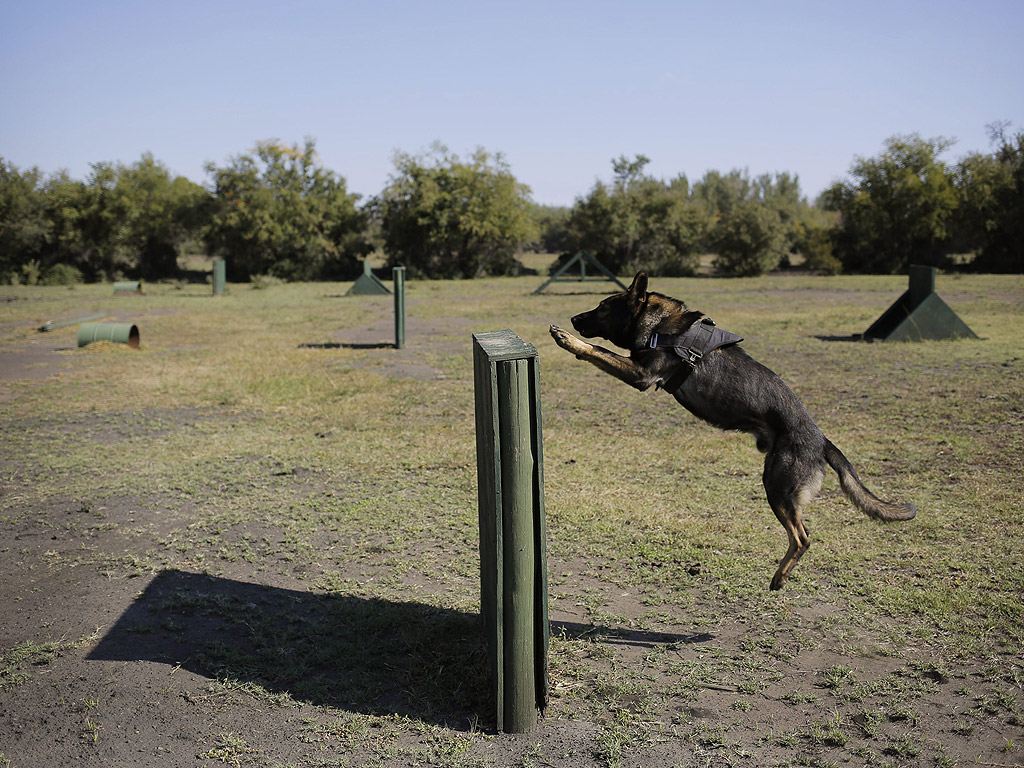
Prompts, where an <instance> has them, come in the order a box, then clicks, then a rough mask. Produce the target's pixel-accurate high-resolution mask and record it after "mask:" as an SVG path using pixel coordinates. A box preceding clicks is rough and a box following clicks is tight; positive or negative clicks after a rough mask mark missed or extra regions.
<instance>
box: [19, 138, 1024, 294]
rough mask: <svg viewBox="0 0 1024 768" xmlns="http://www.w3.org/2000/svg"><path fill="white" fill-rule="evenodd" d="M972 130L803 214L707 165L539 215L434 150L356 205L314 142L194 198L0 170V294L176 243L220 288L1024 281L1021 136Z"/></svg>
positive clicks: (868, 166)
mask: <svg viewBox="0 0 1024 768" xmlns="http://www.w3.org/2000/svg"><path fill="white" fill-rule="evenodd" d="M1007 127H1008V124H1006V123H997V124H993V125H992V126H989V130H990V137H991V138H992V145H993V151H992V152H991V153H988V154H985V153H971V154H968V155H966V156H964V157H961V158H960V159H959V160H957V161H956V162H955V163H946V162H945V161H944V160H943V159H942V155H943V154H944V153H945V152H947V151H948V150H949V148H950V146H951V145H952V142H951V141H949V140H947V139H944V138H937V139H922V138H921V137H920V136H918V135H916V134H911V135H907V136H895V137H893V138H891V139H889V140H888V141H886V142H885V145H884V147H883V150H882V151H881V152H880V153H879V154H878V155H876V156H874V157H870V158H861V157H858V158H855V160H854V162H853V164H852V165H851V168H850V171H849V178H847V179H846V180H844V181H841V182H837V183H835V184H833V185H832V186H831V187H830V188H829V189H827V190H825V192H823V193H822V194H821V195H820V197H819V198H818V199H817V200H816V201H815V202H814V203H813V204H812V203H810V202H808V201H807V199H806V198H805V197H803V196H802V195H801V192H800V186H799V180H798V178H797V177H796V176H795V175H792V174H789V173H785V172H783V173H775V174H766V175H762V176H757V177H751V176H750V175H749V173H748V172H747V171H745V170H732V171H730V172H728V173H720V172H718V171H709V172H707V173H705V174H704V176H703V177H702V178H700V179H699V180H696V181H693V182H691V181H690V180H689V179H687V177H686V176H685V175H679V176H677V177H675V178H672V179H669V180H665V179H657V178H654V177H653V176H651V175H649V174H648V173H647V172H646V167H647V165H648V164H649V162H650V160H649V158H647V157H646V156H644V155H636V156H634V157H632V158H629V157H626V156H621V157H619V158H617V159H615V160H613V161H612V178H611V180H610V181H609V182H604V181H598V182H596V183H595V184H594V186H593V187H592V188H591V189H590V190H589V191H588V192H587V193H585V194H583V195H581V196H580V197H578V198H577V199H576V201H575V203H574V205H572V206H571V207H553V206H539V205H536V204H534V203H533V202H532V199H531V193H530V189H529V187H527V186H526V185H525V184H523V183H521V182H520V181H518V180H517V179H516V178H515V176H514V175H513V174H512V172H511V169H510V168H509V166H508V164H507V162H506V161H505V159H504V158H503V156H502V155H501V154H493V153H490V152H488V151H486V150H484V149H478V150H477V151H476V152H474V153H473V154H471V155H470V156H468V157H460V156H459V155H457V154H455V153H452V152H451V151H449V150H448V148H447V147H445V146H444V145H442V144H440V143H437V144H435V145H433V146H432V147H431V148H430V149H429V150H428V151H426V152H423V153H420V154H415V155H414V154H408V153H404V152H398V153H396V154H395V156H394V158H393V163H394V171H393V173H392V174H391V176H390V177H389V180H388V183H387V184H386V186H385V188H384V189H383V190H382V191H381V192H380V193H379V194H378V195H375V196H373V197H370V198H369V199H367V200H365V201H362V200H361V198H360V196H359V195H356V194H354V193H352V192H349V191H348V189H347V185H346V181H345V179H344V177H342V176H340V175H338V174H337V173H335V172H334V171H331V170H329V169H327V168H325V167H323V165H322V164H321V163H320V161H319V159H318V156H317V153H316V146H315V142H314V141H313V140H312V139H306V140H305V142H304V143H303V144H301V145H300V144H292V145H287V144H284V143H281V142H279V141H261V142H259V143H258V144H257V145H256V146H255V147H254V148H253V149H251V150H249V151H247V152H243V153H241V154H239V155H236V156H234V157H231V158H229V160H228V162H227V163H226V164H224V165H223V166H218V165H216V164H213V163H208V164H207V165H206V166H205V170H206V172H207V174H208V175H209V182H208V183H207V185H205V186H203V185H199V184H196V183H194V182H192V181H190V180H188V179H186V178H184V177H181V176H173V175H172V174H171V173H170V171H168V169H167V168H166V167H165V166H164V165H163V164H161V163H160V162H158V161H157V160H156V159H155V158H154V157H153V156H152V155H151V154H145V155H143V156H142V158H141V159H140V160H139V161H138V162H135V163H132V164H130V165H124V164H121V163H97V164H95V165H93V166H92V168H91V171H90V173H89V174H88V176H87V178H86V179H84V180H78V179H73V178H71V177H70V176H69V175H68V174H67V173H64V172H58V173H56V174H53V175H50V176H45V175H44V174H43V173H41V172H40V171H39V170H38V169H37V168H31V169H28V170H19V169H18V168H17V167H15V166H14V165H12V164H11V163H8V162H6V161H5V160H4V159H3V158H0V282H5V283H37V282H41V283H73V282H78V281H82V280H86V281H94V280H101V279H111V278H116V277H121V276H133V277H139V278H145V279H159V278H165V277H176V276H179V275H180V269H179V257H180V256H181V255H182V253H183V251H184V250H186V249H187V250H190V251H196V252H200V253H205V254H208V255H211V256H219V257H223V258H224V259H225V260H226V262H227V265H228V274H229V279H231V280H233V281H243V280H248V279H251V278H252V277H254V276H257V275H271V276H275V277H278V278H281V279H284V280H346V279H351V278H352V277H354V276H356V275H357V274H359V273H360V272H361V261H362V260H363V259H365V258H366V257H367V256H368V255H370V254H371V253H374V252H383V253H384V254H385V256H386V259H387V262H388V264H391V265H394V264H403V265H405V266H406V267H407V269H408V270H409V272H410V274H411V275H413V276H422V277H441V278H472V277H478V276H484V275H510V274H517V273H519V272H521V271H522V269H523V268H522V264H521V263H520V261H519V260H518V259H517V255H518V254H521V253H522V252H523V251H524V250H535V251H544V252H552V253H559V254H562V261H564V260H565V259H567V258H569V257H570V256H571V255H573V254H575V253H576V252H577V251H579V250H586V251H588V252H590V253H591V254H592V255H594V256H595V257H596V258H598V259H599V260H600V261H601V262H602V263H603V264H605V266H607V267H608V268H609V269H611V270H612V271H614V272H616V273H618V274H627V273H629V272H632V271H633V270H635V269H637V268H639V267H643V268H645V269H647V270H648V271H650V272H651V273H652V274H660V275H692V274H695V273H696V271H697V269H698V267H699V266H700V259H701V257H702V255H704V254H713V264H714V266H715V267H716V270H717V271H718V272H719V273H720V274H724V275H758V274H762V273H764V272H766V271H768V270H772V269H775V268H778V267H780V266H786V265H787V264H791V263H794V262H797V261H799V262H800V263H801V264H802V265H803V266H804V267H805V268H809V269H813V270H817V271H821V272H827V273H836V272H876V273H896V272H903V271H905V270H906V268H907V266H908V265H909V264H911V263H921V264H932V265H936V266H944V267H951V266H954V265H957V264H963V263H966V264H968V266H969V267H970V268H973V269H976V270H981V271H993V272H1022V271H1024V254H1022V250H1024V231H1022V229H1024V133H1016V134H1012V135H1011V134H1008V133H1007V130H1006V129H1007Z"/></svg>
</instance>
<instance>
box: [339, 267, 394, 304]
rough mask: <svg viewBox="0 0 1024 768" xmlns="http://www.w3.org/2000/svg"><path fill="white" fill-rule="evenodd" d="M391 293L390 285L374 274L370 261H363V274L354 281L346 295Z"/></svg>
mask: <svg viewBox="0 0 1024 768" xmlns="http://www.w3.org/2000/svg"><path fill="white" fill-rule="evenodd" d="M389 293H391V291H389V290H388V287H387V286H386V285H384V283H382V282H381V281H380V278H379V277H377V276H376V275H375V274H373V270H372V269H370V262H369V261H364V262H363V274H361V275H360V276H359V277H358V278H356V281H355V282H354V283H352V287H351V288H349V289H348V292H347V293H346V294H345V295H346V296H385V295H387V294H389Z"/></svg>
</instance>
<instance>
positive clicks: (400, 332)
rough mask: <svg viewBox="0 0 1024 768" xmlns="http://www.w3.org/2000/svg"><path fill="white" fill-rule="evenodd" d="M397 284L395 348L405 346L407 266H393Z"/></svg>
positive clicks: (393, 276) (392, 276) (393, 274)
mask: <svg viewBox="0 0 1024 768" xmlns="http://www.w3.org/2000/svg"><path fill="white" fill-rule="evenodd" d="M391 278H392V280H393V281H394V285H395V349H402V348H403V347H404V346H405V267H393V268H392V269H391Z"/></svg>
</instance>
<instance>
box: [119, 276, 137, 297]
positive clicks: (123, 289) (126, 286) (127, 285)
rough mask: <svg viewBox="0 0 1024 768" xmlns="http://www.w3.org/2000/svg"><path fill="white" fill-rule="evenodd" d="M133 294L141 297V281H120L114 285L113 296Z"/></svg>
mask: <svg viewBox="0 0 1024 768" xmlns="http://www.w3.org/2000/svg"><path fill="white" fill-rule="evenodd" d="M127 293H134V294H137V295H139V296H141V295H142V281H141V280H120V281H118V282H116V283H114V295H115V296H117V295H119V294H127Z"/></svg>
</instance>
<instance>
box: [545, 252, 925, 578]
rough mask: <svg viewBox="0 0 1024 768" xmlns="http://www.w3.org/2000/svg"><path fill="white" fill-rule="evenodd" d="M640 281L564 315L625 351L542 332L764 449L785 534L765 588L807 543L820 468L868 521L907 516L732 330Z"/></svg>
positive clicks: (769, 487) (784, 574) (767, 482)
mask: <svg viewBox="0 0 1024 768" xmlns="http://www.w3.org/2000/svg"><path fill="white" fill-rule="evenodd" d="M647 286H648V278H647V273H646V272H643V271H640V272H638V273H637V274H636V276H635V277H634V278H633V283H632V284H631V285H630V286H629V289H628V290H626V291H625V292H624V293H618V294H615V295H613V296H609V297H608V298H606V299H605V300H604V301H602V302H601V303H600V304H598V305H597V307H596V308H595V309H592V310H590V311H589V312H583V313H582V314H579V315H576V316H575V317H573V318H572V321H571V322H572V325H573V327H574V328H575V329H576V330H577V331H578V332H579V333H580V334H581V335H582V336H583V337H584V338H588V339H590V338H595V337H600V338H603V339H607V340H608V341H610V342H612V343H613V344H615V345H616V346H618V347H621V348H623V349H628V350H629V357H623V356H621V355H618V354H616V353H614V352H611V351H609V350H607V349H605V348H604V347H599V346H595V345H593V344H590V343H588V342H585V341H583V340H582V339H579V338H577V337H575V336H573V335H572V334H571V333H568V332H566V331H563V330H562V329H561V328H559V327H558V326H556V325H552V326H551V328H550V332H551V336H552V337H553V338H554V340H555V343H556V344H558V346H560V347H561V348H562V349H565V350H567V351H568V352H571V353H573V354H574V355H576V357H577V358H579V359H580V360H586V361H587V362H590V363H593V364H594V365H596V366H597V367H598V368H599V369H600V370H602V371H604V372H605V373H608V374H610V375H612V376H614V377H615V378H617V379H621V380H622V381H624V382H626V383H627V384H629V385H630V386H631V387H635V388H636V389H638V390H640V391H641V392H642V391H645V390H647V389H649V388H650V387H651V386H655V387H658V388H660V389H665V390H666V391H668V392H670V393H671V394H672V395H673V396H674V397H675V399H676V401H677V402H678V403H679V404H680V405H682V406H683V407H684V408H686V409H687V410H688V411H690V412H691V413H692V414H694V415H695V416H697V417H698V418H700V419H703V420H704V421H706V422H708V423H709V424H712V425H714V426H716V427H718V428H720V429H725V430H738V431H742V432H747V433H749V434H751V435H753V436H754V439H755V440H756V442H757V447H758V450H760V451H761V452H762V453H764V454H765V462H764V475H763V477H762V482H763V484H764V489H765V492H766V493H767V496H768V504H769V505H770V506H771V508H772V511H773V512H774V513H775V516H776V517H777V518H778V519H779V522H780V523H782V526H783V528H785V529H786V534H787V536H788V537H789V550H788V551H787V552H786V555H785V557H783V558H782V560H781V561H780V562H779V567H778V569H777V570H776V571H775V575H774V576H773V577H772V581H771V589H773V590H777V589H781V588H782V586H783V584H785V583H786V581H787V580H788V579H789V576H790V573H791V572H792V570H793V567H794V566H795V565H796V563H797V561H798V560H799V559H800V557H801V556H802V555H803V554H804V552H806V551H807V548H808V546H809V545H810V540H809V537H808V535H807V528H806V526H805V525H804V520H803V514H804V510H805V509H806V507H807V505H808V504H809V503H810V502H811V501H812V500H813V499H814V498H815V497H817V495H818V493H819V492H820V490H821V483H822V480H823V479H824V477H825V465H826V464H828V465H829V466H830V467H832V469H833V470H835V472H836V473H837V474H838V475H839V483H840V486H841V488H842V489H843V492H844V493H845V494H846V496H847V497H848V498H849V499H850V501H851V502H853V504H854V505H855V506H856V507H857V508H858V509H860V510H861V511H862V512H864V513H865V514H867V515H868V516H869V517H872V518H874V519H876V520H883V521H887V522H889V521H896V520H910V519H911V518H913V517H914V515H915V514H916V509H915V507H914V505H913V504H893V503H890V502H887V501H882V500H881V499H879V498H878V497H877V496H875V495H874V494H873V493H871V491H869V490H868V489H867V488H865V487H864V484H863V483H862V482H861V481H860V479H859V478H858V477H857V473H856V471H855V470H854V468H853V466H852V465H851V464H850V462H849V461H848V460H847V458H846V456H844V455H843V454H842V452H841V451H840V450H839V449H838V448H836V447H835V445H833V444H832V442H831V441H830V440H829V439H828V438H826V437H825V436H824V435H823V434H822V432H821V430H820V429H818V426H817V425H816V424H815V423H814V420H813V419H812V418H811V415H810V414H809V413H808V412H807V409H806V408H804V406H803V403H801V402H800V400H799V399H798V398H797V396H796V395H795V394H793V391H792V390H791V389H790V388H789V387H788V386H786V384H785V382H783V381H782V379H781V378H779V377H778V376H777V375H776V374H775V373H774V372H772V371H771V370H769V369H768V368H766V367H765V366H763V365H761V363H759V362H757V361H756V360H754V359H753V358H752V357H751V356H750V355H748V354H747V353H746V352H745V351H744V350H743V349H742V348H741V347H740V346H739V341H742V339H741V338H740V337H739V336H736V335H735V334H732V333H729V332H727V331H723V330H722V329H719V328H718V327H717V326H715V325H714V322H713V321H711V320H710V318H708V317H706V316H705V315H704V314H703V313H701V312H696V311H692V310H689V309H688V308H687V306H686V304H685V303H683V302H682V301H679V300H678V299H673V298H670V297H668V296H664V295H662V294H660V293H653V292H648V290H647Z"/></svg>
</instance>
